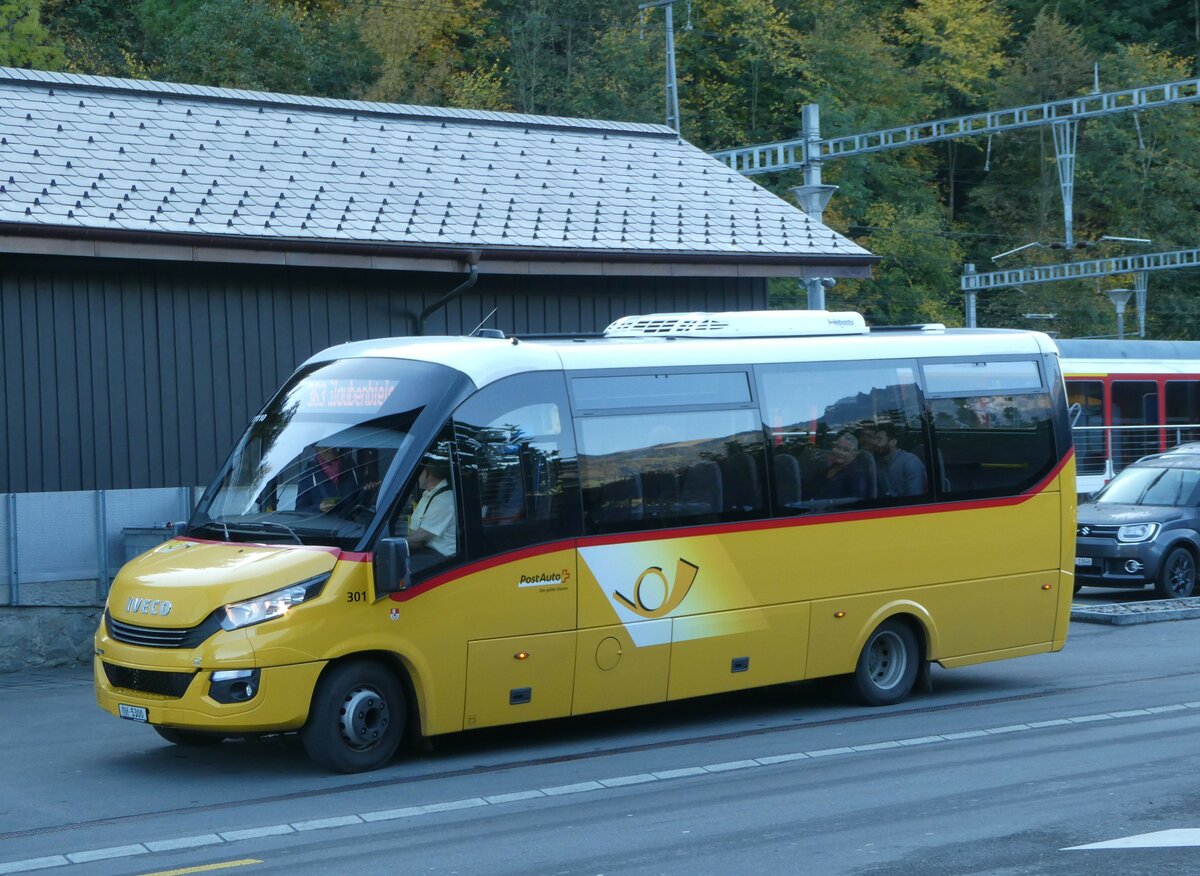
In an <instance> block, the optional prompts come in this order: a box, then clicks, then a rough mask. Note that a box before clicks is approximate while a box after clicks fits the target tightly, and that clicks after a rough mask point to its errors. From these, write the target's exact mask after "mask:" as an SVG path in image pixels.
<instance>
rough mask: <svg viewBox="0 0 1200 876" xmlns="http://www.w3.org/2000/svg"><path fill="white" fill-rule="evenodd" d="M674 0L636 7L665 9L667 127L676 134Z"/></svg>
mask: <svg viewBox="0 0 1200 876" xmlns="http://www.w3.org/2000/svg"><path fill="white" fill-rule="evenodd" d="M673 3H675V0H650V2H648V3H640V4H638V9H640V10H642V11H645V10H647V9H657V8H658V7H660V6H662V7H665V8H666V10H667V127H668V128H671V129H672V130H673V131H674V132H675V133H676V134H678V133H679V82H678V80H677V79H676V78H675V19H674V17H673V16H672V14H671V6H672V4H673Z"/></svg>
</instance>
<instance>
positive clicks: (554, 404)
mask: <svg viewBox="0 0 1200 876" xmlns="http://www.w3.org/2000/svg"><path fill="white" fill-rule="evenodd" d="M565 412H566V403H565V387H564V386H563V379H562V376H561V375H558V374H522V375H517V376H515V377H510V378H508V379H506V380H501V381H499V382H497V383H494V384H492V385H491V386H488V387H485V388H484V389H483V390H481V391H480V392H479V393H477V394H476V395H474V396H472V397H471V398H469V399H467V401H465V402H464V403H463V404H462V406H461V407H460V408H459V410H458V412H457V413H456V414H455V416H454V430H455V442H456V445H457V447H458V454H459V466H460V471H461V474H462V480H463V501H464V520H465V526H466V528H467V544H468V550H469V553H470V555H471V557H472V558H476V559H477V558H481V557H488V556H493V555H495V554H497V553H501V552H503V551H506V550H517V549H520V548H523V547H526V546H528V545H532V544H539V543H543V542H547V541H553V540H554V539H558V538H568V537H571V536H573V535H576V534H578V522H577V520H578V512H577V508H578V498H577V493H576V492H575V490H576V483H577V481H576V475H575V447H574V442H573V440H572V436H571V430H570V428H569V426H570V420H569V419H568V418H567V415H566V413H565ZM564 427H565V428H564Z"/></svg>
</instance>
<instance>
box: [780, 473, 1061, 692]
mask: <svg viewBox="0 0 1200 876" xmlns="http://www.w3.org/2000/svg"><path fill="white" fill-rule="evenodd" d="M1067 501H1070V497H1068V499H1067ZM1062 508H1063V500H1062V494H1060V493H1059V492H1058V491H1057V490H1051V491H1045V492H1042V493H1039V494H1038V495H1036V496H1032V497H1030V498H1029V499H1027V500H1025V501H1023V502H1021V503H1019V504H1016V505H1009V506H999V507H991V508H986V507H985V508H974V509H962V510H955V511H948V512H945V513H936V514H933V515H920V514H918V515H913V516H911V517H897V518H890V519H876V520H866V521H861V522H847V523H845V524H842V525H841V526H839V527H838V528H836V529H834V528H831V527H824V526H822V527H820V528H819V529H820V530H823V531H824V535H823V537H822V540H821V542H820V553H819V554H815V552H814V554H815V555H816V556H828V555H836V556H840V557H842V558H843V559H842V560H841V561H839V562H838V563H837V564H831V563H829V562H827V561H817V562H814V563H813V568H812V575H811V578H810V579H809V581H808V588H807V589H809V591H810V592H812V593H813V595H814V596H815V597H816V600H817V601H816V602H814V605H813V614H812V626H811V642H810V646H809V657H808V675H809V677H814V678H815V677H820V676H824V675H838V674H842V673H845V672H851V671H853V669H854V666H855V663H856V662H857V659H858V653H859V650H860V649H861V648H862V645H863V643H864V642H865V641H866V638H867V636H868V635H870V633H871V631H872V630H874V629H875V627H876V626H878V625H879V623H881V622H882V621H883V620H884V619H885V618H886V617H887V616H889V615H890V614H898V613H909V614H913V615H914V616H915V617H917V618H919V619H921V620H922V623H923V626H924V627H925V630H926V634H927V636H928V637H929V639H930V642H929V645H930V653H929V654H928V656H929V657H930V658H931V659H935V660H940V659H943V658H955V657H962V656H965V655H970V654H981V653H985V652H991V651H997V650H1001V649H1006V648H1014V647H1024V646H1027V645H1041V646H1044V648H1043V649H1044V650H1048V649H1049V645H1050V643H1051V642H1052V641H1053V640H1054V639H1055V637H1056V624H1057V623H1058V619H1059V616H1060V614H1061V610H1060V605H1061V602H1062V600H1063V599H1064V598H1065V599H1067V600H1068V606H1069V598H1070V594H1069V592H1068V594H1066V595H1065V596H1064V595H1063V594H1062V592H1061V589H1062V576H1061V564H1062V551H1063V546H1064V539H1065V536H1064V535H1063V534H1062V513H1063V512H1062ZM814 529H817V528H815V527H814ZM802 531H803V530H801V532H802ZM800 544H802V543H801V542H799V540H798V545H800ZM814 544H815V542H814ZM799 552H800V553H801V555H804V554H806V553H808V552H807V551H805V550H804V548H803V547H799ZM978 569H986V570H988V572H990V573H991V574H990V575H988V577H987V578H977V577H974V575H975V574H977V573H976V572H975V570H978ZM1047 586H1048V587H1049V589H1043V588H1045V587H1047ZM856 592H857V593H858V594H859V595H852V596H839V595H838V594H839V593H856ZM905 604H907V605H905ZM837 612H845V616H843V617H840V618H839V617H835V613H837ZM922 612H923V613H924V615H922Z"/></svg>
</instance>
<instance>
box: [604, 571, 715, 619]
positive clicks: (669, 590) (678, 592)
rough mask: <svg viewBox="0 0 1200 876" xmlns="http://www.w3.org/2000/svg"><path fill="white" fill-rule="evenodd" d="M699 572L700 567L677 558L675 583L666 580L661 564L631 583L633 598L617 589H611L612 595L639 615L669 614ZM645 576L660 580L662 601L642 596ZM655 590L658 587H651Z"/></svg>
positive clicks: (660, 615) (677, 604)
mask: <svg viewBox="0 0 1200 876" xmlns="http://www.w3.org/2000/svg"><path fill="white" fill-rule="evenodd" d="M699 573H700V567H699V566H696V565H694V564H692V563H689V562H688V561H687V560H685V559H683V557H680V558H679V562H678V563H677V564H676V566H675V585H674V586H672V585H671V582H670V581H668V580H667V576H666V574H664V572H663V570H662V567H661V566H651V567H650V568H649V569H647V570H646V571H644V572H642V574H641V575H639V576H638V579H637V583H636V584H634V585H633V598H632V599H630V598H629V597H628V596H626V595H625V594H624V593H622V592H621V591H619V590H614V591H613V596H615V597H616V598H617V599H619V600H621V602H622V604H624V605H625V606H627V607H628V608H629V610H630V611H632V612H634V613H635V614H638V615H641V616H642V617H644V618H656V617H663V616H664V615H668V614H670V613H671V612H672V611H674V610H675V609H676V608H678V607H679V604H680V603H681V602H683V599H684V597H685V596H687V595H688V591H689V590H691V589H692V585H693V584H694V583H696V576H697V575H698V574H699ZM647 578H657V579H658V580H659V581H661V582H662V593H663V598H662V601H661V602H659V601H658V600H657V599H655V598H654V596H647V597H645V598H643V596H642V584H644V583H645V581H646V579H647ZM653 589H655V590H657V589H658V588H656V587H655V588H653Z"/></svg>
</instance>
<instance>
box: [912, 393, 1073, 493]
mask: <svg viewBox="0 0 1200 876" xmlns="http://www.w3.org/2000/svg"><path fill="white" fill-rule="evenodd" d="M1052 415H1053V410H1052V407H1051V402H1050V396H1049V394H1047V393H1030V394H1024V395H974V396H961V397H957V398H936V399H931V400H930V401H929V416H930V419H931V421H932V423H933V431H934V436H935V439H936V442H937V449H938V453H939V461H940V462H941V463H942V467H943V470H944V472H945V479H946V485H945V486H946V489H947V495H946V498H951V499H974V498H983V497H987V496H1006V495H1007V496H1011V495H1016V494H1018V493H1020V492H1022V491H1024V490H1026V489H1029V488H1030V487H1032V486H1033V485H1034V484H1036V483H1037V482H1038V481H1039V480H1041V479H1042V478H1043V477H1044V476H1045V475H1047V474H1049V472H1050V470H1051V469H1052V468H1053V467H1054V463H1055V460H1056V458H1057V454H1056V452H1055V447H1054V430H1053V428H1052V425H1051V424H1052Z"/></svg>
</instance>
